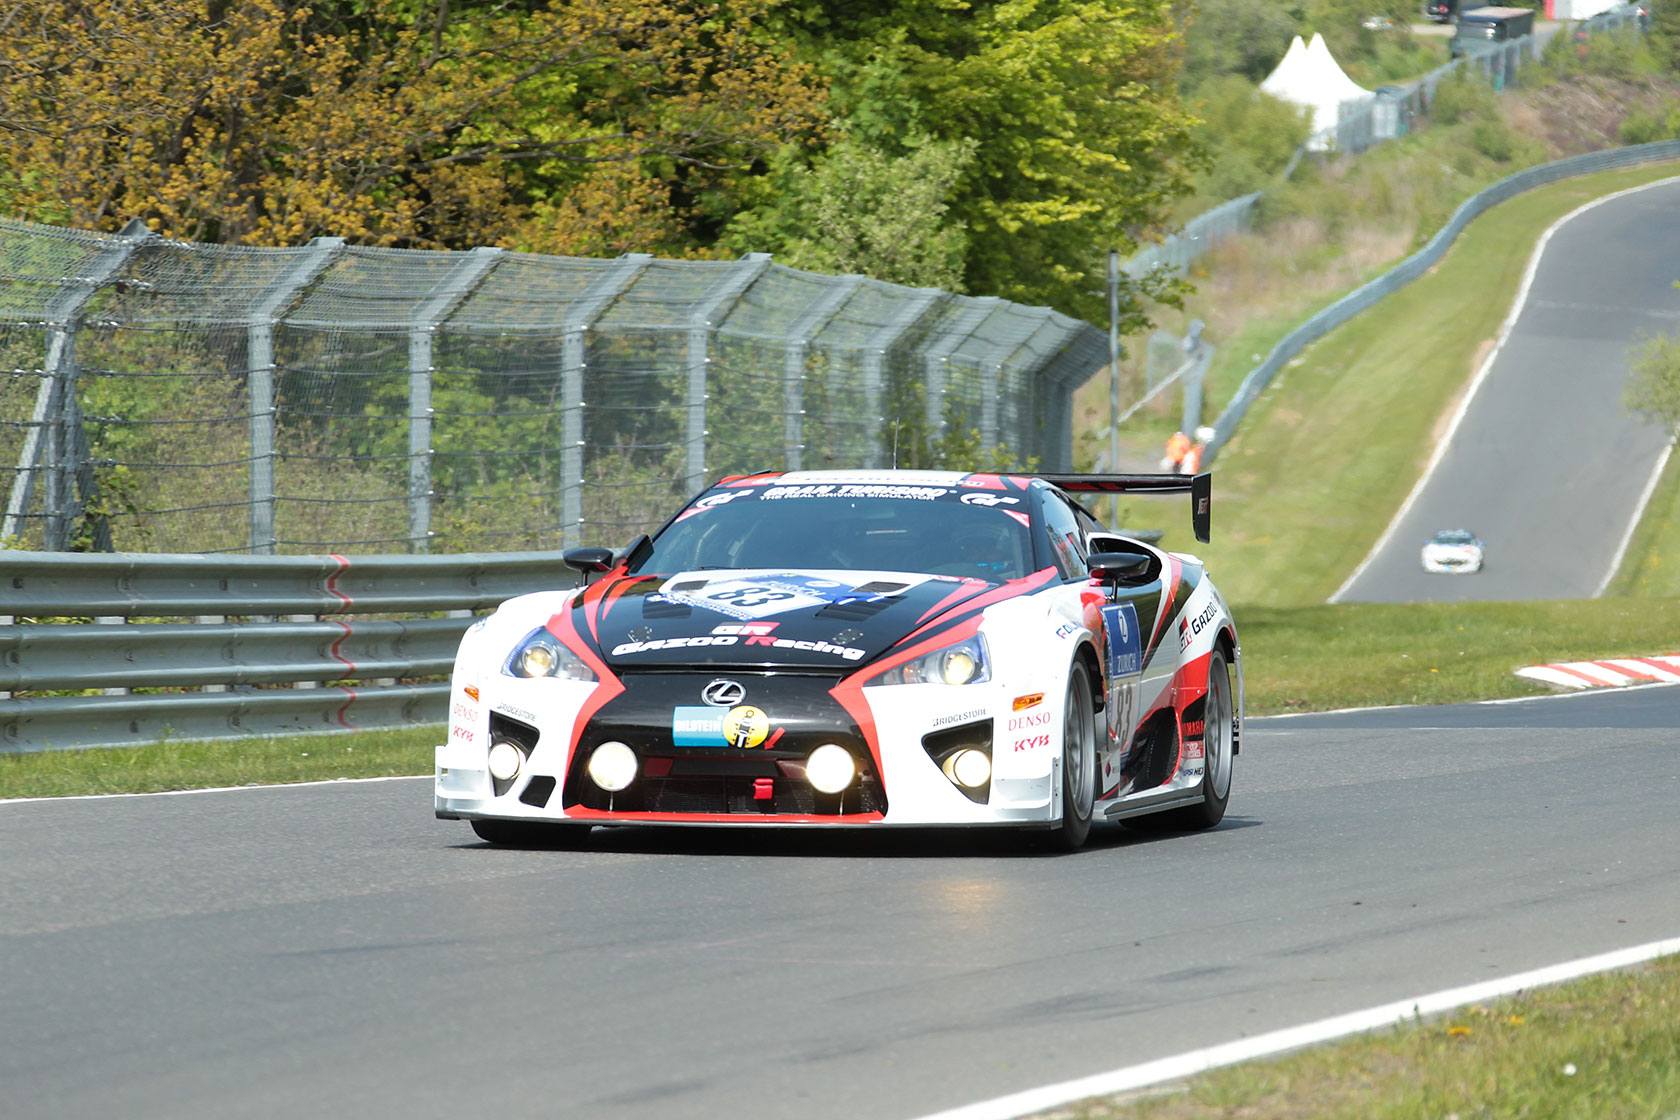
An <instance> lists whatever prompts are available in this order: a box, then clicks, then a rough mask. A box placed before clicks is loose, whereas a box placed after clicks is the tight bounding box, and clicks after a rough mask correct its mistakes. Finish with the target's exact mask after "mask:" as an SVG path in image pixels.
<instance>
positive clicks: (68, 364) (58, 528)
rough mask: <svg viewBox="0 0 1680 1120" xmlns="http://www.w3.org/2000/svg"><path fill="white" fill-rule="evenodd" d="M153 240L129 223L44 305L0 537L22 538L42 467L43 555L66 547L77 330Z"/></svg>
mask: <svg viewBox="0 0 1680 1120" xmlns="http://www.w3.org/2000/svg"><path fill="white" fill-rule="evenodd" d="M156 237H157V235H156V234H155V233H153V232H152V231H151V230H149V229H147V228H146V223H144V222H142V221H141V220H140V219H139V218H136V219H134V220H133V221H131V222H129V223H128V224H127V225H126V226H124V227H123V228H122V232H121V233H119V234H117V236H116V237H114V238H111V239H110V240H109V241H107V242H106V243H105V244H104V245H103V246H101V247H100V249H99V251H98V253H97V255H96V256H94V257H93V259H92V260H91V261H90V262H89V264H91V265H92V267H91V268H90V269H89V270H88V274H87V275H85V276H77V277H73V278H70V280H69V282H68V283H66V284H64V286H63V288H62V290H61V291H60V292H59V294H58V295H57V296H56V297H55V298H54V299H53V301H52V302H51V303H50V304H48V305H47V313H46V325H47V330H48V332H49V336H50V337H49V338H48V340H47V361H46V366H45V368H44V369H43V370H42V379H41V386H40V388H39V389H37V390H36V392H35V409H34V412H33V413H32V414H31V415H30V418H29V430H28V432H27V434H25V436H24V440H23V452H22V454H20V455H19V456H18V465H17V477H16V478H15V479H13V480H12V490H11V494H10V495H9V496H8V498H7V501H6V519H5V521H4V523H0V536H5V537H16V536H18V535H19V534H21V533H22V532H23V519H24V518H25V517H26V516H28V513H29V500H30V498H31V496H32V495H33V492H34V489H35V474H36V472H37V471H39V470H41V469H42V468H43V467H45V469H46V472H47V486H46V493H45V495H43V498H44V505H45V507H46V509H45V513H46V530H45V532H44V533H43V539H44V541H45V542H46V543H45V548H46V550H47V551H48V552H58V551H62V550H63V548H64V546H65V544H66V543H67V540H68V538H69V535H70V524H71V522H72V521H74V519H75V515H74V513H73V511H72V510H71V509H70V508H69V507H70V505H71V504H72V503H71V501H70V498H69V496H68V494H67V493H66V487H65V485H64V484H65V480H66V476H67V474H68V473H69V472H70V470H71V468H70V466H69V464H68V463H67V462H66V461H65V460H66V459H67V458H68V457H69V455H70V453H71V452H70V449H71V448H72V447H73V446H74V442H73V441H72V440H71V439H70V438H68V432H67V431H66V426H67V425H68V424H69V423H70V422H71V420H72V419H74V420H75V421H76V422H77V423H80V415H81V413H80V410H79V409H78V410H76V412H75V414H74V416H66V415H65V412H66V410H65V406H64V402H65V401H67V400H73V399H74V398H75V393H76V331H77V330H79V329H80V328H81V325H82V324H81V315H82V309H83V308H85V307H86V306H87V302H88V300H90V299H92V298H93V296H94V293H95V292H97V291H98V290H99V289H100V288H101V287H102V286H103V285H105V284H106V283H107V282H109V281H110V279H111V277H113V276H115V275H116V273H117V270H118V269H120V268H122V266H123V265H124V264H126V263H127V262H128V259H129V258H130V257H132V256H133V255H134V254H135V253H136V252H138V251H139V249H140V247H141V245H143V244H144V243H146V242H147V241H151V240H153V239H154V238H156ZM43 452H45V453H46V462H45V463H43V462H42V459H43Z"/></svg>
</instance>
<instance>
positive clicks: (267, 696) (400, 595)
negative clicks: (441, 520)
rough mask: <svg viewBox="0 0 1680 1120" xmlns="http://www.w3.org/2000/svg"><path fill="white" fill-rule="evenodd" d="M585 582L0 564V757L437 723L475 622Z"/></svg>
mask: <svg viewBox="0 0 1680 1120" xmlns="http://www.w3.org/2000/svg"><path fill="white" fill-rule="evenodd" d="M576 582H577V576H576V573H574V572H573V571H571V570H570V569H568V568H566V567H565V566H564V565H563V564H562V563H561V561H560V558H559V556H558V555H557V554H555V553H552V552H523V553H474V554H467V555H460V556H436V557H433V556H359V557H345V556H285V557H263V556H218V557H209V556H196V555H187V556H179V555H178V556H151V555H141V554H133V553H119V554H80V553H72V554H65V553H40V552H0V617H5V620H6V624H5V625H0V753H6V752H13V753H16V752H22V751H37V750H49V749H62V748H76V747H92V746H136V745H143V744H149V743H154V742H157V741H159V740H163V739H182V740H187V739H219V738H230V737H237V736H240V735H253V734H254V735H274V734H291V733H303V732H316V731H334V730H346V729H358V730H366V729H372V728H381V727H399V726H404V725H412V724H427V723H441V722H443V720H444V718H445V714H446V707H445V705H446V703H447V697H448V691H449V686H448V685H447V683H436V682H432V681H427V680H425V678H428V677H436V676H441V675H445V674H447V673H448V672H449V668H450V666H451V664H452V662H453V660H454V655H455V649H456V646H457V644H458V643H459V641H460V638H461V635H462V633H464V632H465V631H466V629H467V627H468V626H470V625H471V624H472V621H473V619H472V613H473V612H475V611H483V610H487V609H489V608H492V607H494V606H496V605H497V604H499V603H501V602H502V601H503V600H505V599H509V598H511V597H513V596H514V595H519V594H523V593H526V592H530V591H545V590H554V589H558V588H565V587H571V586H574V585H575V584H576ZM446 612H447V614H449V615H451V617H422V618H413V617H409V618H367V617H365V616H367V615H370V614H371V615H391V614H401V615H438V614H444V613H446ZM82 619H92V620H93V621H73V620H82ZM190 620H196V621H190ZM415 678H420V679H419V680H416V679H415ZM93 690H99V693H100V694H97V695H96V694H92V693H93ZM130 690H140V691H130ZM64 692H70V693H73V694H72V695H62V693H64ZM16 693H24V694H25V695H21V696H19V695H15V694H16ZM52 693H60V695H52Z"/></svg>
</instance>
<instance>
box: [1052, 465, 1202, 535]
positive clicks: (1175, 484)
mask: <svg viewBox="0 0 1680 1120" xmlns="http://www.w3.org/2000/svg"><path fill="white" fill-rule="evenodd" d="M1032 477H1034V478H1042V479H1043V480H1044V481H1045V482H1048V483H1049V484H1050V485H1052V486H1056V487H1060V488H1061V489H1063V490H1066V491H1067V492H1068V493H1069V494H1182V493H1184V492H1185V491H1186V490H1188V491H1189V492H1190V525H1191V527H1192V528H1194V529H1195V530H1196V539H1197V540H1199V541H1203V542H1205V541H1207V540H1209V539H1210V538H1209V536H1208V528H1209V524H1210V521H1211V516H1210V512H1209V506H1211V505H1212V504H1213V502H1212V499H1213V475H1212V473H1211V472H1208V471H1203V472H1202V473H1201V474H1192V475H1183V474H1035V475H1033V476H1032Z"/></svg>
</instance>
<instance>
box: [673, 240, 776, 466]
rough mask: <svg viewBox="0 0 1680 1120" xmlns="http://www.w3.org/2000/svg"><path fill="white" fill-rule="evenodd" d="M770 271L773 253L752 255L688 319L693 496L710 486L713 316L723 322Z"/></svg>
mask: <svg viewBox="0 0 1680 1120" xmlns="http://www.w3.org/2000/svg"><path fill="white" fill-rule="evenodd" d="M769 267H770V254H769V253H748V254H747V255H746V256H744V257H742V258H741V259H740V260H739V261H736V262H735V265H734V266H733V267H732V268H730V269H729V271H728V272H726V273H725V274H724V277H723V279H722V280H719V281H718V282H717V283H716V284H713V285H712V286H711V287H710V288H708V289H707V290H706V294H705V295H704V296H703V297H702V298H701V301H700V302H699V303H698V304H696V305H695V307H694V310H693V311H692V312H691V313H690V314H689V317H688V386H687V389H686V390H685V392H684V404H685V409H684V412H685V415H686V422H685V425H684V437H683V442H684V443H685V444H686V445H687V454H686V455H685V457H684V459H685V461H684V473H685V475H686V477H687V480H688V490H687V492H688V493H690V494H694V493H698V492H699V490H700V489H701V488H702V487H703V486H705V485H706V388H707V386H706V367H707V365H708V364H709V363H710V362H711V338H712V329H713V328H714V327H715V326H716V323H714V322H713V316H718V317H719V318H721V317H722V316H721V315H720V312H721V311H722V310H723V308H724V307H725V306H728V305H731V304H733V303H734V302H735V301H736V300H738V299H740V298H741V294H742V293H743V292H745V291H746V290H747V289H748V288H750V287H752V286H753V283H754V281H756V280H757V279H758V278H759V277H760V276H763V275H764V270H765V269H767V268H769Z"/></svg>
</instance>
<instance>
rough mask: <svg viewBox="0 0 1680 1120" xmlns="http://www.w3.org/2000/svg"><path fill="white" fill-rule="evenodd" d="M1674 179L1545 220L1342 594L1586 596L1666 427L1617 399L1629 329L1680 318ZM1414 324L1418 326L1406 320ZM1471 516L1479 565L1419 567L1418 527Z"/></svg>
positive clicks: (1395, 597)
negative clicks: (1543, 237)
mask: <svg viewBox="0 0 1680 1120" xmlns="http://www.w3.org/2000/svg"><path fill="white" fill-rule="evenodd" d="M1676 246H1680V180H1671V181H1668V182H1665V183H1662V184H1659V185H1657V186H1653V187H1650V188H1649V189H1646V190H1642V191H1638V192H1635V193H1631V194H1626V195H1623V196H1622V197H1620V198H1616V199H1613V200H1611V201H1609V202H1605V203H1603V204H1602V205H1600V206H1597V207H1595V208H1593V209H1591V210H1588V211H1586V212H1585V213H1582V214H1579V215H1577V216H1576V217H1574V218H1572V219H1570V220H1569V221H1568V222H1565V223H1564V224H1563V225H1562V226H1560V227H1559V228H1558V230H1557V232H1556V233H1554V234H1553V236H1552V239H1551V241H1550V243H1549V244H1548V245H1547V246H1546V251H1545V254H1544V256H1543V257H1542V259H1541V262H1540V265H1539V268H1538V269H1537V270H1536V272H1535V275H1534V281H1533V284H1532V286H1531V287H1530V289H1529V293H1528V300H1527V302H1526V303H1525V304H1524V306H1523V309H1522V312H1521V314H1520V315H1519V316H1518V318H1517V321H1516V323H1515V324H1514V326H1513V328H1512V330H1511V334H1510V337H1509V338H1508V339H1507V340H1506V342H1505V345H1504V347H1503V348H1502V349H1501V350H1500V352H1499V355H1498V357H1497V359H1496V360H1495V361H1494V364H1493V367H1492V368H1491V369H1490V370H1489V372H1488V374H1487V377H1486V379H1485V380H1484V381H1483V383H1482V385H1481V387H1480V389H1479V390H1478V391H1477V393H1476V395H1475V397H1474V398H1472V400H1471V403H1470V408H1469V411H1468V412H1467V413H1466V415H1465V418H1464V421H1463V423H1462V424H1461V425H1460V426H1459V428H1458V431H1457V433H1456V435H1455V436H1454V438H1453V439H1452V442H1451V443H1450V445H1449V446H1448V449H1447V451H1446V454H1445V455H1444V456H1443V458H1442V459H1441V461H1440V463H1439V465H1438V466H1437V467H1436V469H1435V472H1434V474H1433V475H1432V476H1431V477H1430V480H1429V482H1428V484H1427V485H1426V486H1425V487H1424V489H1423V490H1422V491H1421V492H1420V493H1419V495H1418V497H1417V500H1416V501H1415V502H1414V503H1413V505H1412V507H1411V509H1410V510H1408V511H1407V513H1406V515H1405V516H1404V517H1403V518H1402V519H1401V521H1400V524H1399V525H1398V527H1397V528H1396V530H1395V532H1394V533H1393V534H1392V535H1391V536H1390V537H1389V539H1388V540H1387V542H1386V544H1385V545H1384V547H1383V548H1382V549H1381V550H1380V551H1379V552H1378V553H1377V554H1376V555H1375V556H1374V557H1373V558H1372V559H1371V561H1370V563H1369V564H1368V566H1367V567H1366V568H1365V569H1364V570H1363V571H1362V572H1360V573H1359V574H1358V575H1357V576H1356V578H1355V579H1354V580H1353V581H1352V582H1351V583H1350V585H1349V586H1348V587H1346V588H1345V589H1343V591H1342V592H1341V593H1340V595H1339V596H1338V597H1337V598H1338V601H1341V602H1423V601H1425V600H1435V601H1437V602H1448V601H1457V600H1466V599H1479V600H1519V599H1585V598H1590V597H1592V596H1593V595H1594V594H1596V593H1597V591H1598V588H1599V586H1600V585H1601V584H1602V582H1603V581H1604V580H1605V578H1606V576H1607V574H1608V572H1609V569H1610V566H1611V563H1612V560H1613V559H1614V557H1615V554H1616V550H1617V548H1618V547H1619V546H1620V544H1621V541H1622V538H1623V536H1624V534H1625V533H1626V532H1627V529H1628V526H1629V524H1630V522H1631V521H1632V520H1633V518H1634V515H1635V512H1636V509H1637V506H1638V502H1639V496H1640V493H1641V492H1642V491H1643V490H1644V488H1645V484H1646V482H1647V480H1648V479H1649V478H1650V476H1651V473H1652V470H1653V468H1654V466H1655V465H1656V463H1657V460H1658V457H1659V456H1660V455H1661V453H1662V449H1663V447H1664V446H1665V444H1666V443H1667V442H1668V440H1667V436H1666V434H1665V433H1664V432H1663V431H1662V429H1661V428H1660V427H1659V426H1657V425H1653V424H1647V423H1644V422H1641V421H1638V420H1636V419H1634V418H1633V417H1631V416H1630V415H1629V414H1628V413H1627V412H1626V410H1625V409H1624V407H1623V405H1622V387H1623V384H1624V382H1625V381H1626V378H1627V370H1628V351H1629V348H1630V347H1631V345H1632V344H1633V342H1634V340H1635V339H1636V338H1637V337H1638V336H1640V335H1652V334H1657V333H1673V332H1675V331H1676V330H1680V292H1676V291H1675V289H1674V282H1675V281H1676V280H1680V263H1677V261H1676V253H1675V249H1676ZM1420 329H1425V330H1427V329H1428V328H1427V325H1426V324H1424V325H1420ZM1456 528H1465V529H1471V530H1473V531H1474V532H1476V534H1477V535H1479V536H1480V537H1481V538H1482V540H1484V541H1485V542H1486V543H1487V563H1486V567H1485V568H1484V569H1483V571H1482V572H1481V573H1480V574H1479V575H1473V576H1442V575H1429V574H1427V573H1425V572H1424V570H1423V567H1422V565H1421V563H1420V562H1419V559H1418V554H1419V550H1420V549H1421V548H1422V546H1423V542H1424V541H1425V540H1426V539H1428V538H1429V536H1430V535H1431V534H1433V533H1434V532H1435V531H1436V530H1439V529H1456Z"/></svg>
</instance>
